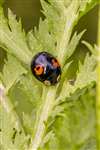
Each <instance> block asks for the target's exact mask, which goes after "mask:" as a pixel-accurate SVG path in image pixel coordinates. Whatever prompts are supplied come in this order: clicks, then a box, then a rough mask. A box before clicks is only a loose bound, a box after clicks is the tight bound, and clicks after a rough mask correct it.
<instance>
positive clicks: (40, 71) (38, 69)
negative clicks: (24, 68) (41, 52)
mask: <svg viewBox="0 0 100 150" xmlns="http://www.w3.org/2000/svg"><path fill="white" fill-rule="evenodd" d="M34 71H35V73H36V75H41V74H42V73H43V71H44V67H43V66H41V65H37V66H36V67H35V68H34Z"/></svg>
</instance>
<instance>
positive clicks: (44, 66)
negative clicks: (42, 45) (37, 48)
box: [31, 51, 61, 85]
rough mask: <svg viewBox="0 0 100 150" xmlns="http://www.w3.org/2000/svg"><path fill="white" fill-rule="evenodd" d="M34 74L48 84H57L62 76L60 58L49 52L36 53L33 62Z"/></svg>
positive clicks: (32, 69)
mask: <svg viewBox="0 0 100 150" xmlns="http://www.w3.org/2000/svg"><path fill="white" fill-rule="evenodd" d="M31 71H32V73H33V75H34V76H35V77H36V78H37V79H38V80H39V81H41V82H43V83H44V84H46V85H55V84H56V83H58V81H59V79H60V76H61V67H60V64H59V62H58V60H57V59H56V58H55V57H54V56H52V55H51V54H50V53H48V52H44V51H43V52H40V53H38V54H36V55H35V56H34V57H33V59H32V62H31Z"/></svg>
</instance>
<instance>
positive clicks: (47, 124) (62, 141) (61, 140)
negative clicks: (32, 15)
mask: <svg viewBox="0 0 100 150" xmlns="http://www.w3.org/2000/svg"><path fill="white" fill-rule="evenodd" d="M95 4H97V2H96V1H94V0H90V1H88V0H86V1H83V0H80V1H78V0H76V1H75V0H72V1H69V0H68V1H67V0H62V1H58V0H48V1H45V0H41V5H42V8H43V13H44V15H45V19H44V20H42V19H41V20H40V22H39V29H38V30H37V29H36V28H35V29H34V32H33V31H30V32H29V33H28V34H27V36H26V34H25V32H24V31H23V29H22V25H21V21H20V20H19V21H17V20H16V16H15V15H14V14H13V13H12V12H11V11H10V10H9V11H8V18H6V17H4V14H3V9H2V8H0V46H1V47H2V48H3V49H4V50H6V52H7V56H8V61H7V62H6V64H4V68H3V73H1V78H2V81H3V84H4V85H5V87H4V88H5V90H4V93H3V94H4V95H1V94H2V92H1V91H0V92H1V93H0V98H1V99H0V100H1V103H2V104H1V106H2V107H3V109H2V107H1V110H2V114H1V120H3V119H4V117H5V116H6V117H5V119H4V120H3V125H2V126H1V128H2V129H3V131H4V132H3V133H2V137H5V140H4V143H2V146H1V148H2V149H3V148H4V149H7V148H8V147H7V146H8V145H9V148H10V149H18V150H20V149H22V150H24V149H30V150H38V149H43V150H53V149H54V150H61V149H62V150H66V148H67V149H68V150H72V149H80V150H82V149H84V150H86V149H88V148H87V147H89V149H92V148H93V150H94V149H95V147H96V144H95V135H94V132H95V131H94V130H95V129H94V125H95V114H94V110H95V109H94V108H95V106H94V103H93V102H94V101H93V100H94V97H95V95H92V94H90V93H89V91H88V92H87V89H88V88H91V86H92V85H94V84H93V83H95V82H96V69H95V68H96V58H95V56H94V55H88V54H86V58H85V60H84V63H83V64H81V63H80V64H79V70H78V71H77V74H76V80H75V83H74V84H73V85H71V84H70V82H68V79H67V77H66V72H67V69H68V67H70V66H69V64H70V63H69V60H68V58H70V57H71V56H72V55H73V53H74V51H75V50H76V47H77V45H78V44H79V41H80V39H81V37H82V35H83V33H84V31H83V32H81V33H79V34H76V33H77V32H75V33H74V35H73V34H72V33H73V29H74V27H75V25H76V23H77V22H78V21H79V19H80V17H81V16H82V15H84V14H85V13H86V12H87V11H88V10H90V9H92V8H93V7H94V6H95ZM40 51H47V52H50V53H52V54H53V55H54V56H56V57H57V59H58V60H59V62H60V64H61V67H62V79H61V82H60V84H59V83H58V84H57V85H55V86H50V87H46V86H44V85H43V84H40V82H38V81H36V80H35V79H34V77H32V74H31V72H30V62H31V59H32V57H33V56H34V55H35V54H36V53H38V52H40ZM8 53H9V54H8ZM71 61H73V62H74V58H71ZM66 62H68V64H66ZM24 67H25V68H26V69H25V68H24ZM0 90H1V89H0ZM6 90H7V91H8V93H6ZM92 90H93V87H92V88H91V90H90V91H92ZM85 92H86V93H85ZM81 95H82V96H81ZM2 99H3V100H2ZM68 100H70V102H71V103H70V104H71V105H70V104H68V103H67V102H68ZM8 101H9V102H10V105H8V103H7V102H8ZM91 101H92V102H91ZM83 103H84V105H83ZM91 103H92V104H93V105H92V104H91ZM5 104H6V105H5ZM83 106H84V107H85V108H84V107H83ZM7 108H10V110H14V112H13V111H10V112H11V113H9V112H7ZM83 108H84V109H83ZM15 114H16V115H15ZM11 116H14V119H15V120H14V122H13V121H12V117H11ZM16 116H17V117H16ZM91 117H93V118H92V119H91V120H90V118H91ZM81 119H82V122H81ZM16 120H17V121H18V122H19V124H21V126H20V127H19V128H17V129H16V128H15V127H16V126H15V123H16ZM89 121H91V123H90V122H89ZM14 128H15V129H16V131H13V129H14ZM20 129H21V131H22V135H21V134H20ZM8 130H9V131H8ZM78 132H79V134H77V133H78ZM25 134H26V135H25ZM29 135H30V136H29ZM11 137H13V138H11ZM51 137H52V140H51ZM13 139H14V140H13ZM5 142H6V143H7V145H6V144H5ZM12 142H13V144H12ZM88 145H89V146H88ZM93 145H94V147H93Z"/></svg>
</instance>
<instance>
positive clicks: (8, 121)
mask: <svg viewBox="0 0 100 150" xmlns="http://www.w3.org/2000/svg"><path fill="white" fill-rule="evenodd" d="M0 122H1V123H0V139H1V140H0V148H1V149H2V150H3V149H8V145H9V149H11V150H13V149H19V150H24V149H25V147H27V142H28V136H25V132H24V130H23V127H22V126H21V124H20V121H19V117H18V116H17V114H16V112H15V110H14V107H13V105H12V103H11V102H10V99H9V97H8V96H6V95H5V88H4V86H3V84H2V83H1V84H0Z"/></svg>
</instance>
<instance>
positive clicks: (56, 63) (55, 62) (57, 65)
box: [52, 59, 60, 68]
mask: <svg viewBox="0 0 100 150" xmlns="http://www.w3.org/2000/svg"><path fill="white" fill-rule="evenodd" d="M52 64H53V66H54V67H55V68H57V67H59V66H60V65H59V63H58V61H57V60H55V59H52Z"/></svg>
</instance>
